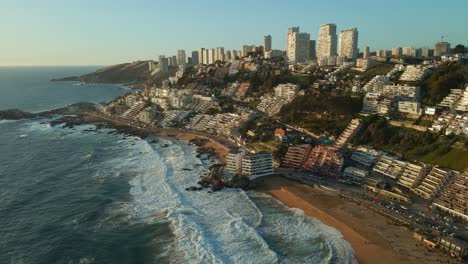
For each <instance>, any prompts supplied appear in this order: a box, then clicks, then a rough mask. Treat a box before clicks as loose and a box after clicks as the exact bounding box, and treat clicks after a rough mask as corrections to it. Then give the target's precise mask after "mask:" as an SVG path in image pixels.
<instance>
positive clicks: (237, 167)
mask: <svg viewBox="0 0 468 264" xmlns="http://www.w3.org/2000/svg"><path fill="white" fill-rule="evenodd" d="M244 155H245V153H244V152H238V153H232V152H231V153H229V154H228V155H227V157H226V172H227V173H232V174H241V172H242V157H243V156H244Z"/></svg>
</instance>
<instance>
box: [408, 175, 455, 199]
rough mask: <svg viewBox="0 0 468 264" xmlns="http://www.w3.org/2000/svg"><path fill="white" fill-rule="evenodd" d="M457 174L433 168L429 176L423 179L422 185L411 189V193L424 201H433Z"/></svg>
mask: <svg viewBox="0 0 468 264" xmlns="http://www.w3.org/2000/svg"><path fill="white" fill-rule="evenodd" d="M457 174H458V173H457V172H455V171H452V170H448V169H443V168H439V167H433V168H432V170H431V171H430V172H429V174H427V175H426V177H424V179H423V181H422V183H421V184H420V185H419V186H418V187H416V188H415V189H413V192H414V193H416V194H417V195H419V196H420V197H422V198H424V199H428V200H429V199H433V198H434V197H437V196H438V195H439V194H440V191H441V190H442V189H443V188H445V187H446V185H447V183H448V182H449V180H450V179H451V178H453V177H454V176H456V175H457Z"/></svg>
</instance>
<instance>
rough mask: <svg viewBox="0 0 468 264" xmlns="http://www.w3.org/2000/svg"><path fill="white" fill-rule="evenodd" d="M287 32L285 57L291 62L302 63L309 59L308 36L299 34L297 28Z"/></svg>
mask: <svg viewBox="0 0 468 264" xmlns="http://www.w3.org/2000/svg"><path fill="white" fill-rule="evenodd" d="M293 29H294V31H293V30H291V29H290V31H288V40H287V41H288V46H287V52H286V56H287V58H288V60H289V61H291V62H304V61H306V60H309V57H310V34H308V33H300V32H299V27H297V28H293ZM296 29H297V30H296Z"/></svg>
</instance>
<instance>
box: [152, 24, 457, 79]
mask: <svg viewBox="0 0 468 264" xmlns="http://www.w3.org/2000/svg"><path fill="white" fill-rule="evenodd" d="M358 35H359V32H358V30H357V28H351V29H345V30H342V31H340V33H339V35H337V27H336V25H335V24H322V25H320V30H319V34H318V38H317V40H313V39H311V35H310V34H309V33H306V32H300V30H299V27H291V28H289V29H288V32H287V36H286V51H282V50H274V49H272V37H271V35H266V36H264V42H263V46H255V45H243V46H242V49H241V50H239V51H237V50H232V51H230V50H228V51H225V50H224V48H223V47H217V48H200V49H199V50H198V51H192V54H191V55H192V56H191V57H188V58H187V56H186V54H185V51H184V50H178V52H177V57H176V56H172V57H168V58H166V57H164V56H160V58H159V63H160V65H161V67H160V68H161V70H162V71H165V70H167V68H168V67H169V66H180V65H183V66H185V65H186V64H187V63H188V64H191V65H196V64H206V65H208V64H213V63H215V62H216V61H229V60H232V59H236V58H239V57H247V56H249V55H252V54H253V55H254V56H255V55H263V57H264V58H275V57H285V58H286V59H287V60H288V61H289V62H292V63H302V62H307V61H315V62H316V63H317V65H319V66H338V65H343V64H345V63H355V62H356V65H361V64H363V63H362V62H363V61H364V62H366V61H369V58H370V57H371V52H370V49H369V47H365V48H364V49H363V52H362V58H359V59H358V54H359V49H358V39H359V38H358ZM338 44H339V45H338ZM449 53H450V44H449V43H447V42H443V41H442V42H437V43H436V44H435V48H434V49H430V48H414V47H404V48H401V47H396V48H393V49H392V50H377V51H376V52H375V56H377V57H383V58H385V57H390V56H393V57H395V56H397V57H398V56H409V57H417V58H418V57H420V58H430V57H434V56H443V55H448V54H449ZM372 55H374V54H372ZM150 68H151V65H150Z"/></svg>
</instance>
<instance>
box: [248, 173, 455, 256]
mask: <svg viewBox="0 0 468 264" xmlns="http://www.w3.org/2000/svg"><path fill="white" fill-rule="evenodd" d="M258 186H259V187H258V188H257V191H259V192H262V193H265V194H268V195H270V196H272V197H274V198H276V199H277V200H279V201H281V202H282V203H283V204H285V205H286V206H288V207H291V208H299V209H302V210H303V211H304V213H305V214H306V215H308V216H310V217H313V218H316V219H318V220H319V221H320V222H322V223H323V224H325V225H328V226H331V227H333V228H335V229H337V230H338V231H339V232H340V233H341V234H342V235H343V238H344V239H345V240H346V241H348V242H349V243H350V244H351V246H352V247H353V250H354V254H355V257H356V259H357V260H358V262H359V263H363V264H367V263H383V264H387V263H388V264H394V263H405V264H406V263H415V264H416V263H448V259H447V258H446V257H441V256H440V253H438V252H437V251H435V252H430V251H429V250H428V249H426V248H424V247H423V246H422V245H421V244H420V243H419V242H418V241H416V240H415V239H414V238H413V237H412V232H410V231H409V230H407V229H406V228H404V227H402V226H395V225H392V224H390V223H389V222H388V220H387V219H385V218H383V217H381V216H379V215H377V214H375V213H373V212H371V211H370V210H368V209H366V208H364V207H361V206H358V205H357V204H355V203H353V202H351V201H348V200H345V199H342V198H340V197H339V194H338V193H337V192H334V191H330V190H326V189H323V188H314V187H311V186H308V185H305V184H302V183H298V182H295V181H292V180H288V179H286V178H283V177H279V176H269V177H263V178H260V179H259V184H258Z"/></svg>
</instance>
